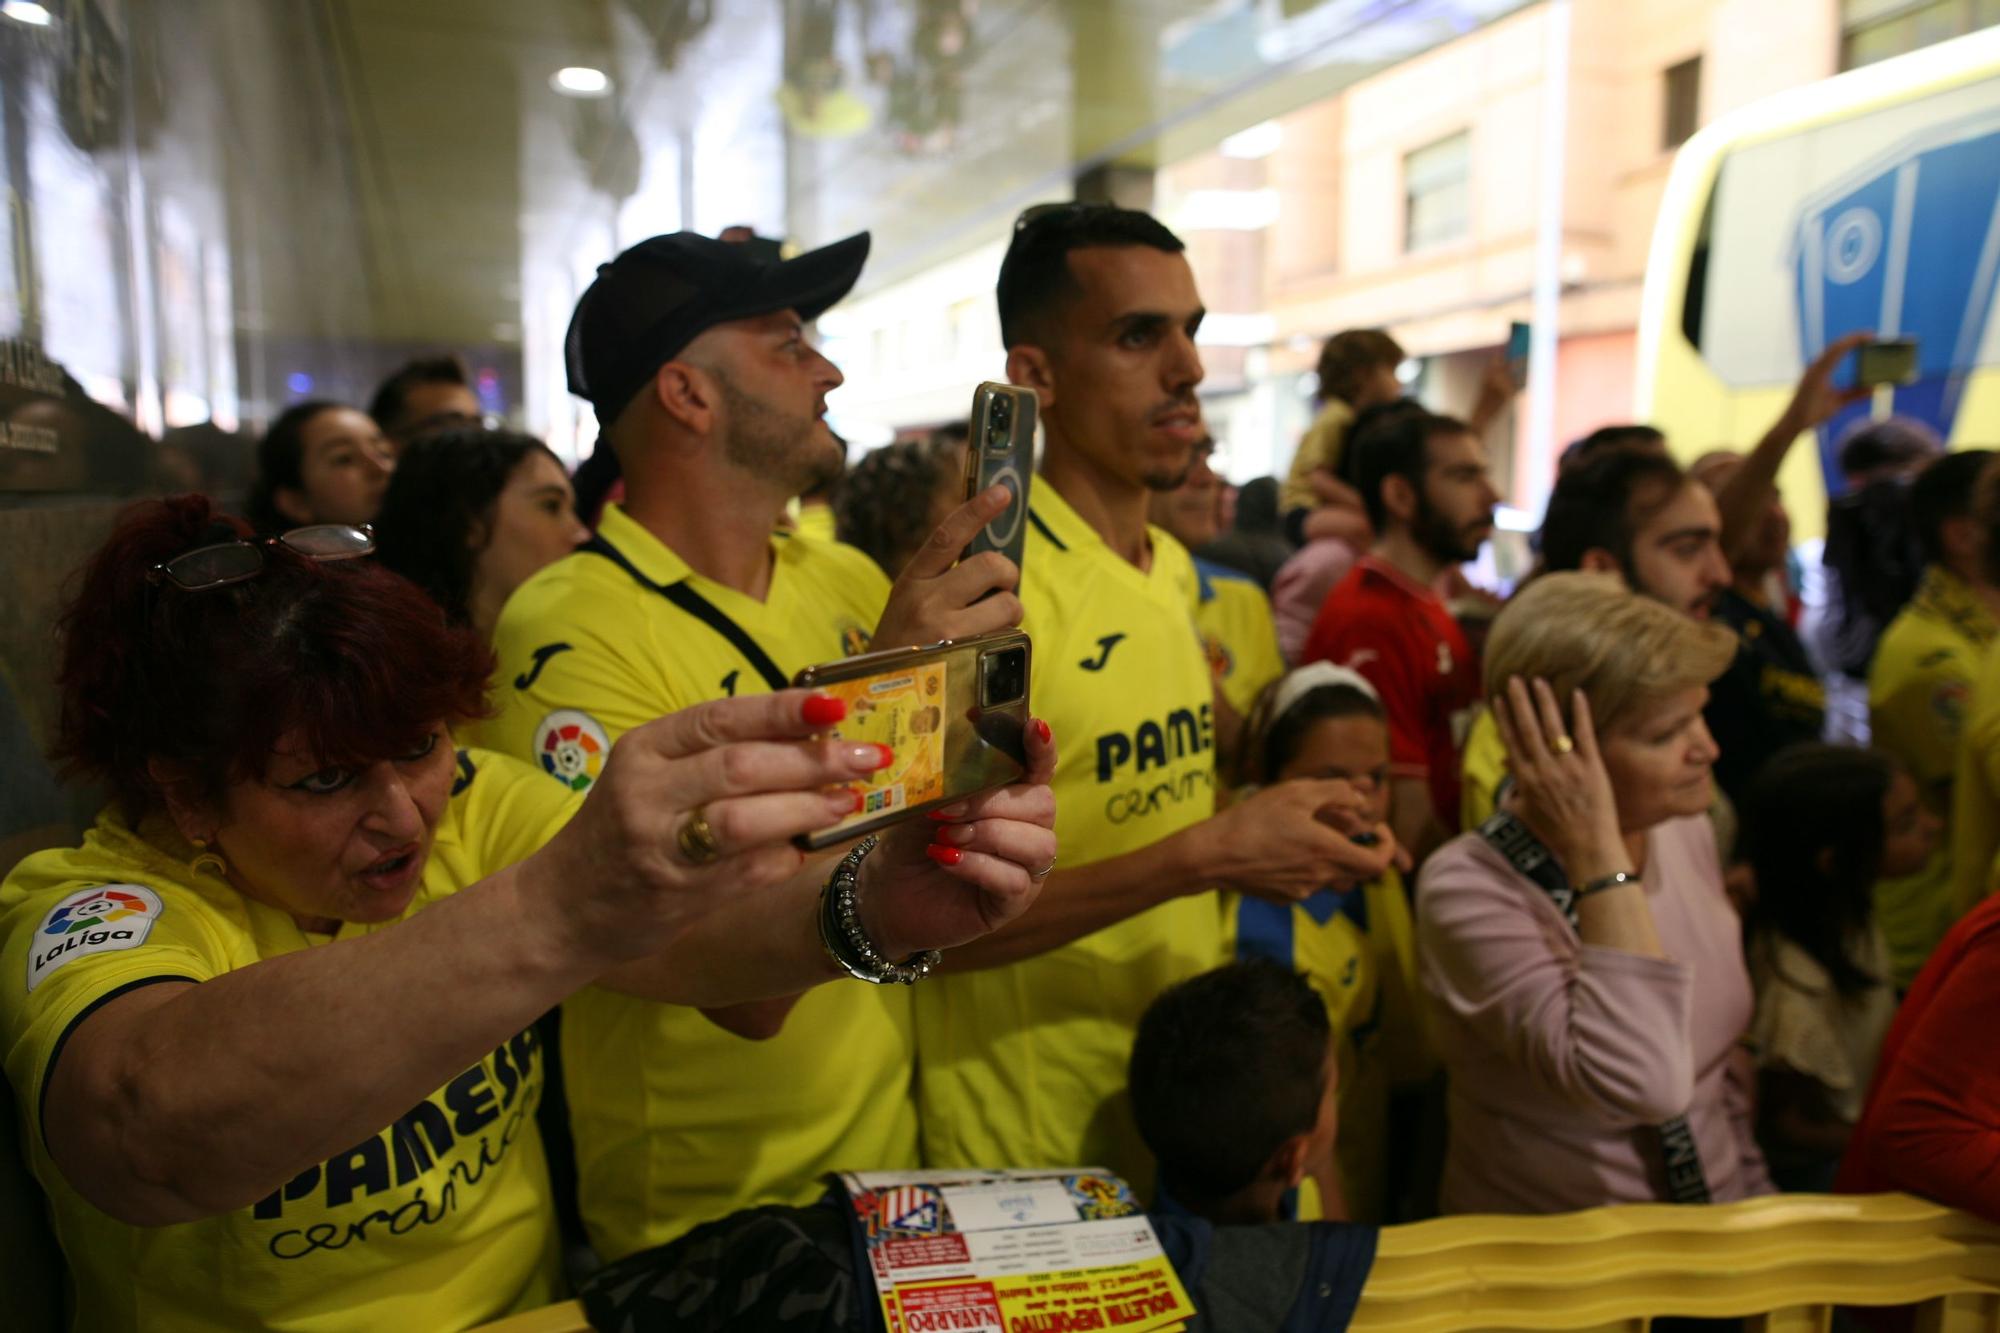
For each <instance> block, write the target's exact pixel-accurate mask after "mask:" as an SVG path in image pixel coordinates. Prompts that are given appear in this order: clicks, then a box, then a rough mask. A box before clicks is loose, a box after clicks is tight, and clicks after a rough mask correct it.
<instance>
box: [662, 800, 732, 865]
mask: <svg viewBox="0 0 2000 1333" xmlns="http://www.w3.org/2000/svg"><path fill="white" fill-rule="evenodd" d="M674 841H676V842H678V843H679V844H680V848H681V855H682V856H685V857H686V858H687V859H688V861H689V863H690V864H692V865H698V866H705V865H708V864H709V863H711V862H712V861H714V860H715V859H716V858H717V857H719V856H721V855H722V845H721V844H720V843H718V842H716V840H715V830H714V829H713V828H711V827H709V823H708V816H707V814H706V813H704V812H703V810H702V808H701V807H700V806H696V807H695V808H694V809H692V810H690V811H688V817H687V818H686V819H684V820H682V821H681V828H680V832H679V833H677V834H675V835H674Z"/></svg>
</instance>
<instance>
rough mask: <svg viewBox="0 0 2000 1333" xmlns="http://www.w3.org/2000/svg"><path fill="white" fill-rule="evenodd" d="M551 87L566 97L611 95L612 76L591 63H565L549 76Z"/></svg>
mask: <svg viewBox="0 0 2000 1333" xmlns="http://www.w3.org/2000/svg"><path fill="white" fill-rule="evenodd" d="M549 87H551V88H553V89H555V90H556V91H557V92H559V93H561V94H562V95H563V96H565V97H609V96H610V95H611V76H610V75H609V74H606V73H605V72H604V71H603V70H601V69H593V68H591V67H590V66H589V65H564V66H563V67H562V68H561V69H559V70H557V71H556V72H555V73H554V74H551V75H550V76H549Z"/></svg>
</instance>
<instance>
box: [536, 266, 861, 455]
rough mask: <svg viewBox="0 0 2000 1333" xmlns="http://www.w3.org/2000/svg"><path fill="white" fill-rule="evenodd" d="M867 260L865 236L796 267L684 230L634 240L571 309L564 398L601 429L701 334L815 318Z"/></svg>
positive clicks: (601, 269) (849, 287)
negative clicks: (588, 410) (793, 317)
mask: <svg viewBox="0 0 2000 1333" xmlns="http://www.w3.org/2000/svg"><path fill="white" fill-rule="evenodd" d="M867 260H868V233H867V232H865V231H864V232H862V233H860V234H859V235H856V236H850V237H848V238H847V239H846V240H844V241H835V242H834V243H833V244H832V245H827V246H822V247H821V248H819V249H817V250H812V251H809V252H807V253H806V254H802V255H800V256H798V257H797V258H796V259H774V258H772V256H771V254H770V252H769V250H768V249H766V248H762V247H756V246H751V245H745V244H743V243H741V242H735V241H719V240H717V239H715V238H714V237H712V236H701V235H697V234H696V233H694V232H691V231H677V232H674V233H673V234H672V235H669V236H654V237H652V238H650V239H648V240H644V241H641V242H639V243H638V244H637V245H635V246H633V247H632V248H631V249H629V250H627V251H625V252H624V253H623V254H621V255H619V256H618V257H617V258H616V259H614V260H612V261H611V262H610V263H608V264H600V265H599V266H598V269H597V277H596V279H595V280H594V281H593V282H592V283H591V284H590V286H589V287H588V288H586V289H585V290H584V293H583V296H582V298H581V299H579V300H578V301H577V303H576V313H575V314H573V315H571V316H570V320H569V334H568V336H567V337H566V338H565V339H564V341H563V356H564V360H565V361H566V362H567V364H568V367H569V391H570V392H571V393H573V394H575V395H576V396H577V397H579V398H583V399H587V400H588V401H589V402H590V404H591V406H592V407H594V408H596V409H597V420H598V423H599V424H600V425H604V426H609V425H610V424H611V423H612V422H613V421H614V420H616V419H617V417H618V414H619V413H621V412H623V411H624V410H625V406H626V404H628V403H630V402H631V401H632V398H633V396H634V395H636V394H637V393H638V392H639V390H640V389H642V388H644V387H645V385H646V382H647V381H648V380H650V379H651V378H652V377H653V372H654V371H656V370H658V369H659V368H660V367H661V366H663V365H665V364H666V363H667V362H669V361H671V360H673V358H674V357H675V356H677V355H678V354H679V353H680V350H681V349H682V348H683V347H686V346H687V345H688V344H689V343H690V342H692V341H693V340H694V339H695V337H696V335H698V334H700V333H701V332H702V331H704V330H706V329H710V328H713V327H714V326H715V325H717V324H723V323H727V322H728V321H729V320H732V319H749V318H751V317H753V316H756V315H768V314H771V313H773V312H775V311H779V310H796V311H798V313H799V318H800V319H806V320H810V319H815V318H817V317H818V316H819V315H820V313H821V312H822V311H824V310H826V309H827V307H829V306H831V305H832V304H833V303H834V302H836V301H838V300H839V299H840V298H841V297H843V296H845V295H847V293H848V292H849V291H851V290H853V287H854V283H855V281H856V279H858V278H859V277H860V276H861V266H862V265H863V264H864V263H866V262H867Z"/></svg>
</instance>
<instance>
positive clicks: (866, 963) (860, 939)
mask: <svg viewBox="0 0 2000 1333" xmlns="http://www.w3.org/2000/svg"><path fill="white" fill-rule="evenodd" d="M875 842H876V840H875V839H874V838H873V837H867V838H863V839H862V840H861V841H860V842H858V843H856V844H855V845H854V850H853V851H851V852H849V853H848V854H847V855H846V856H844V857H842V858H841V861H840V864H839V865H837V866H835V867H834V868H833V874H832V875H830V876H828V878H827V881H826V887H825V888H823V889H821V890H820V891H819V942H820V943H821V944H822V945H823V946H825V948H826V954H827V957H829V958H831V959H833V961H834V962H835V963H836V964H838V965H839V967H840V970H841V971H843V972H845V973H847V975H848V976H850V977H853V978H855V979H856V980H857V981H865V982H868V983H869V984H870V985H874V986H887V985H891V984H894V985H900V986H914V985H916V984H917V983H918V982H919V981H922V980H923V979H924V978H925V977H927V976H929V975H930V974H931V969H933V968H935V967H936V966H937V965H938V959H939V957H940V955H939V954H938V951H937V950H936V949H924V950H921V951H919V952H917V953H913V954H911V955H910V956H909V957H908V958H905V959H904V960H903V961H902V962H900V963H892V962H890V961H889V960H888V959H887V958H884V957H883V956H882V951H881V950H880V949H877V948H876V947H875V942H874V941H873V940H871V939H869V938H868V932H867V931H865V930H863V929H862V928H861V917H860V913H859V910H858V909H859V903H858V901H857V899H856V897H855V883H856V881H857V880H858V878H859V877H860V873H861V862H862V860H863V859H864V858H866V857H867V855H868V853H870V852H872V851H874V850H875Z"/></svg>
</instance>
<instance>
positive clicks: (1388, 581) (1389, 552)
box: [1303, 410, 1500, 861]
mask: <svg viewBox="0 0 2000 1333" xmlns="http://www.w3.org/2000/svg"><path fill="white" fill-rule="evenodd" d="M1352 447H1353V448H1354V450H1355V451H1356V452H1355V459H1354V466H1355V479H1356V481H1357V482H1358V483H1359V489H1360V491H1361V498H1362V500H1363V501H1364V502H1365V503H1366V504H1367V506H1368V519H1369V522H1370V523H1372V524H1373V525H1374V528H1375V531H1376V533H1378V534H1379V535H1378V536H1377V538H1376V540H1375V545H1374V546H1373V547H1371V548H1370V549H1369V552H1368V554H1367V555H1365V556H1363V557H1362V558H1361V559H1360V560H1358V561H1356V562H1355V566H1354V568H1353V570H1351V571H1350V572H1349V573H1348V575H1347V577H1346V578H1345V579H1343V580H1342V581H1341V582H1340V583H1339V584H1338V585H1337V586H1336V587H1335V588H1334V590H1333V591H1332V592H1331V593H1329V594H1327V599H1326V602H1325V604H1324V605H1322V606H1321V607H1320V611H1319V616H1318V618H1317V619H1316V620H1314V622H1313V628H1312V634H1311V635H1310V636H1309V637H1308V638H1307V640H1306V650H1305V655H1304V658H1303V661H1305V662H1318V661H1330V662H1336V663H1339V664H1341V665H1343V666H1349V667H1353V668H1354V669H1355V670H1356V671H1359V672H1360V673H1361V674H1362V675H1364V676H1366V677H1367V678H1368V681H1369V683H1370V684H1372V685H1374V686H1375V689H1376V690H1377V692H1379V693H1380V694H1381V696H1382V706H1383V708H1384V709H1385V710H1387V712H1388V714H1389V758H1390V764H1391V767H1390V785H1391V789H1392V790H1393V792H1394V803H1393V807H1392V810H1393V813H1392V816H1391V822H1392V824H1393V827H1394V828H1395V831H1396V838H1397V841H1399V842H1401V843H1402V844H1403V845H1404V846H1405V847H1408V848H1409V849H1410V852H1411V855H1413V856H1414V857H1416V858H1417V859H1418V860H1420V861H1421V860H1422V859H1423V858H1424V856H1425V855H1426V854H1427V853H1429V852H1430V851H1431V849H1433V848H1435V847H1437V846H1438V845H1439V844H1440V843H1442V842H1443V841H1444V840H1445V839H1446V838H1447V837H1449V836H1450V834H1451V831H1452V830H1455V829H1457V827H1458V769H1459V749H1460V747H1461V745H1462V744H1463V743H1464V739H1465V731H1466V728H1467V727H1468V726H1469V725H1470V722H1471V718H1472V711H1473V706H1474V704H1476V703H1477V702H1478V700H1479V664H1478V663H1477V662H1476V661H1474V660H1473V654H1472V646H1471V645H1470V644H1469V643H1467V642H1466V638H1465V632H1464V631H1463V630H1461V629H1460V628H1459V627H1458V622H1457V621H1455V620H1453V619H1452V617H1451V613H1450V612H1449V611H1447V610H1446V609H1445V605H1444V601H1443V599H1441V598H1440V597H1439V596H1438V595H1437V593H1436V592H1434V591H1432V588H1433V586H1434V585H1435V584H1436V583H1437V580H1438V576H1439V575H1440V574H1442V573H1444V571H1445V570H1447V569H1448V568H1450V567H1451V566H1453V565H1457V564H1461V563H1463V562H1464V561H1467V560H1471V559H1473V558H1474V557H1476V556H1477V555H1478V554H1479V547H1480V545H1481V544H1482V543H1484V542H1485V541H1486V539H1487V538H1488V537H1490V536H1492V535H1493V507H1494V506H1495V505H1496V504H1498V503H1499V502H1500V495H1499V492H1497V491H1495V490H1494V489H1493V483H1492V481H1491V480H1489V479H1488V477H1487V475H1486V448H1485V446H1484V445H1482V444H1481V443H1480V442H1479V437H1478V436H1477V435H1476V434H1474V433H1473V431H1472V428H1471V427H1469V426H1467V425H1466V424H1465V423H1463V422H1461V421H1455V420H1453V419H1452V418H1450V417H1441V416H1434V415H1432V414H1430V413H1427V412H1423V411H1418V410H1412V411H1410V412H1406V413H1397V414H1395V415H1393V416H1390V417H1386V418H1384V419H1383V420H1382V421H1380V422H1379V424H1376V425H1374V426H1371V427H1370V428H1369V429H1367V430H1366V431H1364V432H1363V433H1362V434H1361V435H1360V436H1359V437H1358V438H1357V439H1356V440H1355V441H1354V442H1353V446H1352Z"/></svg>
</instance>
